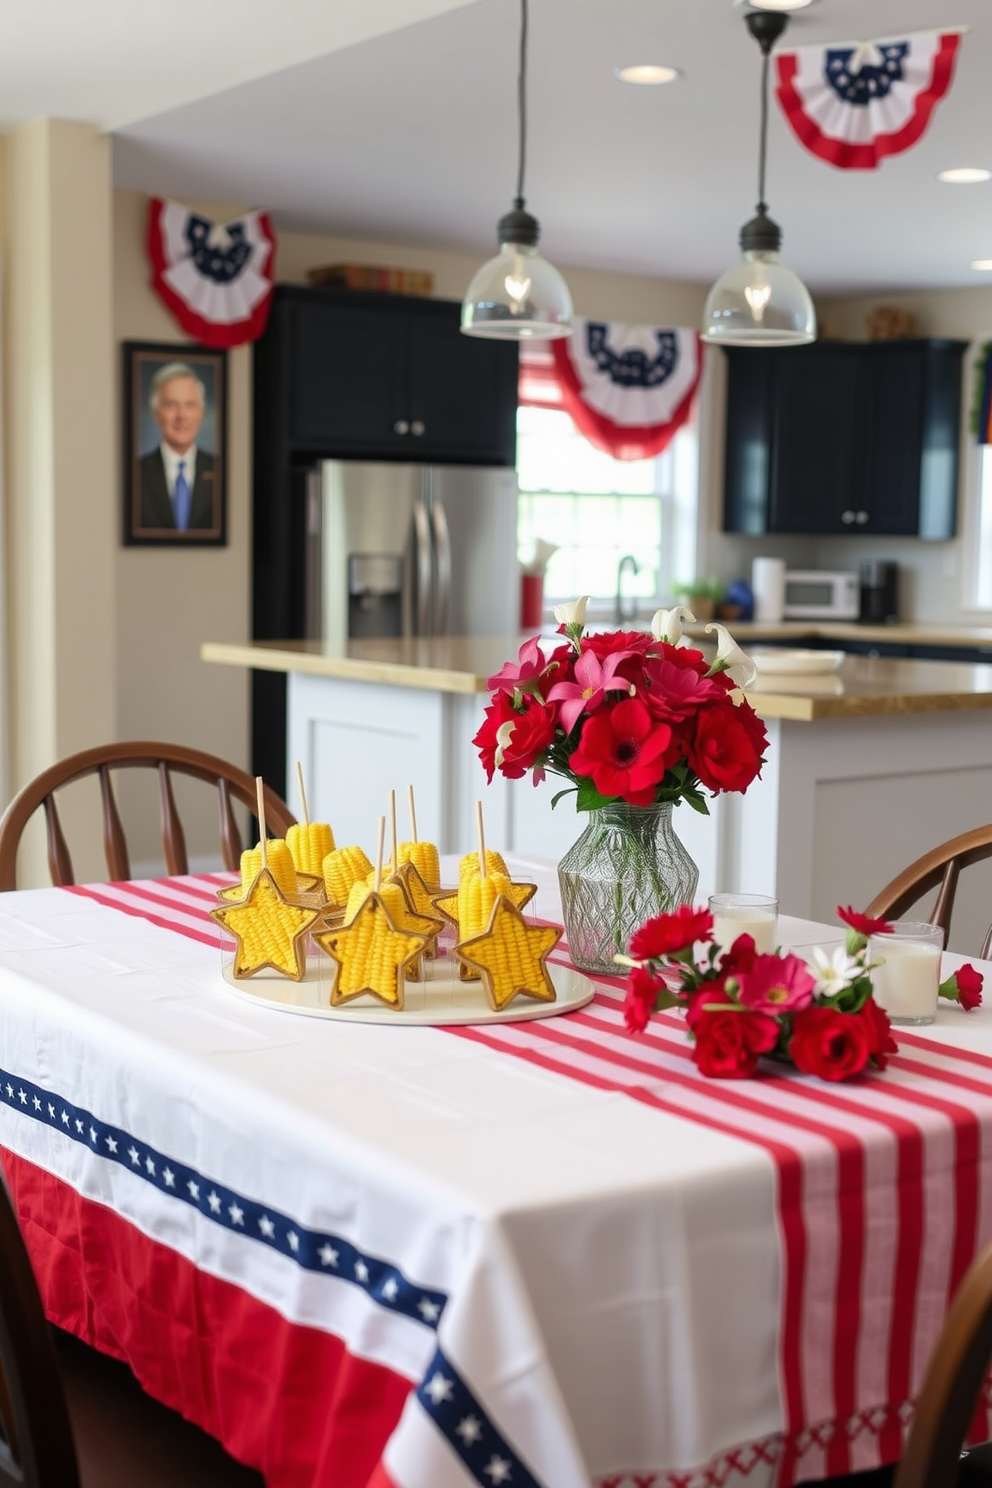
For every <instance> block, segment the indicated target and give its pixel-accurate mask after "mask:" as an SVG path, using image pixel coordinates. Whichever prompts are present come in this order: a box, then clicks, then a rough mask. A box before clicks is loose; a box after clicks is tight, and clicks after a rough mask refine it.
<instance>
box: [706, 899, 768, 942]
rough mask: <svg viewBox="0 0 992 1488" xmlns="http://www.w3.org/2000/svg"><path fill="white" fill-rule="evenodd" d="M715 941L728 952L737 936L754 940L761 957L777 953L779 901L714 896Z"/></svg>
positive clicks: (711, 904)
mask: <svg viewBox="0 0 992 1488" xmlns="http://www.w3.org/2000/svg"><path fill="white" fill-rule="evenodd" d="M709 905H710V914H711V915H712V916H713V939H714V940H715V941H716V943H717V944H718V945H719V947H720V949H721V950H723V951H729V950H730V947H731V946H732V945H733V943H734V941H735V940H736V939H737V937H738V935H750V936H752V937H753V938H754V945H755V949H756V950H757V951H758V953H759V954H760V955H763V956H764V955H769V954H770V953H771V952H772V951H774V949H775V941H776V932H777V929H778V900H777V899H775V898H774V897H773V896H772V895H770V894H711V895H710V900H709Z"/></svg>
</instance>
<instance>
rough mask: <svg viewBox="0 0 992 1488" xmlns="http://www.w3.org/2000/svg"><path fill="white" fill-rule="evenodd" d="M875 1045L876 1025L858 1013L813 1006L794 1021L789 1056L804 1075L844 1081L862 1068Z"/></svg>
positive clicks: (798, 1015)
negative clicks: (840, 1011)
mask: <svg viewBox="0 0 992 1488" xmlns="http://www.w3.org/2000/svg"><path fill="white" fill-rule="evenodd" d="M875 1042H876V1035H875V1026H874V1024H873V1023H871V1022H870V1021H869V1020H868V1019H865V1018H863V1017H862V1016H861V1013H839V1012H837V1010H836V1009H835V1008H831V1007H821V1006H819V1005H817V1004H814V1005H813V1006H812V1007H808V1008H806V1009H804V1011H803V1012H801V1013H797V1014H796V1016H795V1018H794V1019H793V1022H792V1038H791V1040H790V1042H789V1057H790V1058H791V1059H792V1061H793V1063H794V1064H795V1065H796V1067H797V1069H801V1070H802V1071H803V1072H804V1073H805V1074H807V1075H817V1076H819V1078H820V1079H821V1080H846V1079H848V1077H849V1076H851V1075H857V1074H859V1073H860V1072H861V1070H863V1069H864V1067H865V1065H866V1064H867V1063H868V1060H869V1059H870V1058H871V1055H872V1046H873V1044H874V1043H875ZM883 1053H884V1051H883Z"/></svg>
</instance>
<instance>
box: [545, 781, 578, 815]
mask: <svg viewBox="0 0 992 1488" xmlns="http://www.w3.org/2000/svg"><path fill="white" fill-rule="evenodd" d="M577 789H578V787H577V786H574V785H566V787H565V789H564V790H560V791H555V793H554V795H553V796H552V797H551V809H552V810H554V808H555V807H556V806H557V805H558V802H559V801H563V800H564V799H565V797H566V796H570V795H571V794H572V792H573V791H574V790H577Z"/></svg>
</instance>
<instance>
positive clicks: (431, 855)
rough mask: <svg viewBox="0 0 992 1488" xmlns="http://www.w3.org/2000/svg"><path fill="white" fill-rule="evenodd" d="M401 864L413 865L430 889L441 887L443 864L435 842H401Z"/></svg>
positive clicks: (434, 889)
mask: <svg viewBox="0 0 992 1488" xmlns="http://www.w3.org/2000/svg"><path fill="white" fill-rule="evenodd" d="M400 862H401V863H412V864H413V866H414V868H416V870H417V872H418V873H419V874H420V876H421V878H422V879H423V880H424V883H425V884H426V885H427V887H428V888H429V889H433V891H434V892H435V893H437V891H438V889H439V888H440V887H441V864H440V862H439V860H438V855H437V848H436V847H435V846H434V843H433V842H401V843H400Z"/></svg>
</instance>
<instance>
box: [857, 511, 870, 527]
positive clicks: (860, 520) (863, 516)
mask: <svg viewBox="0 0 992 1488" xmlns="http://www.w3.org/2000/svg"><path fill="white" fill-rule="evenodd" d="M854 520H855V521H856V522H857V524H858V526H859V527H863V526H864V525H865V523H866V522H867V520H868V513H867V512H866V511H859V512H858V514H857V516H856V517H855V518H854Z"/></svg>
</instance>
